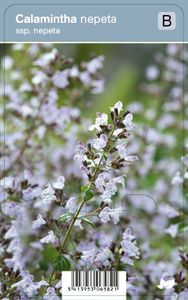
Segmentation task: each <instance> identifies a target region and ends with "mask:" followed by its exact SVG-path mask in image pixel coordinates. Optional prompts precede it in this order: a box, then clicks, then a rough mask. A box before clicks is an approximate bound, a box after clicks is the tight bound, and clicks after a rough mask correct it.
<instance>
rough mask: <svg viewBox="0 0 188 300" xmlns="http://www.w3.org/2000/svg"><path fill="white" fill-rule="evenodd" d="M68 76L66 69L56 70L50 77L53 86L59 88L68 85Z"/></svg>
mask: <svg viewBox="0 0 188 300" xmlns="http://www.w3.org/2000/svg"><path fill="white" fill-rule="evenodd" d="M68 76H69V72H68V70H64V71H56V72H55V74H54V75H53V77H52V82H53V84H54V86H55V87H57V88H61V89H64V88H66V87H67V86H68V85H69V81H68Z"/></svg>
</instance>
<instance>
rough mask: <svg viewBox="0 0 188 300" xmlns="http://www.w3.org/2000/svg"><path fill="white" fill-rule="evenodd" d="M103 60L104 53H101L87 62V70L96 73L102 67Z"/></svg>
mask: <svg viewBox="0 0 188 300" xmlns="http://www.w3.org/2000/svg"><path fill="white" fill-rule="evenodd" d="M103 61H104V56H103V55H100V56H98V57H95V58H93V59H92V60H91V61H89V62H88V63H87V64H86V68H87V71H88V72H89V73H90V74H94V73H96V72H97V71H98V70H100V69H102V67H103Z"/></svg>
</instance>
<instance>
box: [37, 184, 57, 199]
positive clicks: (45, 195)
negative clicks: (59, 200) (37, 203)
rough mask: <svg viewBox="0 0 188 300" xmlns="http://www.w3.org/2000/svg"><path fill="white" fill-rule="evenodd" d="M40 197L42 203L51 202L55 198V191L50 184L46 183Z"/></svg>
mask: <svg viewBox="0 0 188 300" xmlns="http://www.w3.org/2000/svg"><path fill="white" fill-rule="evenodd" d="M41 198H42V200H43V201H44V203H49V204H50V203H52V202H53V201H55V200H56V196H55V191H54V189H53V188H52V186H51V185H50V184H48V185H47V188H46V189H45V190H43V191H42V193H41Z"/></svg>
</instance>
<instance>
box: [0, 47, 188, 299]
mask: <svg viewBox="0 0 188 300" xmlns="http://www.w3.org/2000/svg"><path fill="white" fill-rule="evenodd" d="M122 47H123V46H122ZM126 47H127V46H126ZM135 47H137V46H136V45H135ZM158 50H159V51H158V52H157V53H156V54H155V57H154V60H152V62H151V63H150V65H149V66H148V67H147V69H146V79H144V82H143V83H142V84H141V85H140V86H139V93H138V97H139V96H140V100H136V101H135V100H134V101H133V100H132V99H127V100H126V109H125V107H124V104H123V101H122V102H121V101H118V102H117V103H116V104H115V105H113V104H112V101H114V99H109V100H108V101H109V105H108V106H109V107H110V109H109V113H107V112H106V111H104V112H98V113H97V116H96V119H95V121H94V122H93V123H92V122H91V120H90V119H86V115H87V114H85V111H84V110H85V108H87V107H90V112H91V113H92V112H93V110H94V108H93V107H95V108H96V107H97V105H98V104H97V101H99V102H100V101H101V96H100V95H98V94H99V93H101V92H102V91H103V89H104V79H103V77H102V75H101V73H102V69H103V63H104V56H103V55H99V56H95V55H92V56H91V57H90V60H88V61H82V62H80V63H77V62H76V61H74V60H73V59H69V58H68V59H67V58H66V57H65V56H63V55H62V54H61V49H60V50H58V48H56V47H54V46H53V45H48V44H44V45H41V44H31V45H30V44H27V45H23V44H18V45H13V46H10V53H11V55H10V56H6V57H4V59H3V67H4V68H5V87H4V88H5V89H4V88H3V87H0V96H1V95H3V93H4V100H5V105H6V122H5V129H6V130H5V132H2V135H1V136H2V138H1V142H4V137H3V136H4V134H5V145H4V146H5V148H4V151H2V152H1V154H2V157H1V158H0V173H1V174H0V175H1V177H0V195H1V197H0V210H1V214H0V224H1V225H0V234H1V235H2V236H4V239H2V240H1V241H0V269H1V272H0V281H1V282H2V283H1V284H0V298H2V299H24V300H27V299H35V298H36V299H39V300H40V299H41V300H42V299H46V300H51V299H54V300H58V299H61V297H62V295H61V271H62V270H75V269H81V270H85V269H98V270H113V269H117V270H126V272H127V293H128V294H129V295H130V298H131V299H139V298H140V297H141V298H144V299H146V298H147V297H148V295H151V298H152V299H155V298H156V299H170V300H171V299H178V300H183V299H187V297H188V285H187V279H188V257H187V253H188V249H187V246H186V245H187V244H186V238H187V228H188V227H187V220H186V218H185V216H186V214H187V212H188V206H187V203H188V202H187V187H188V186H187V177H188V176H187V171H188V169H187V167H188V164H187V145H188V139H187V137H186V135H185V134H184V135H183V134H182V135H181V132H182V129H184V131H186V130H187V129H188V124H187V120H186V118H185V120H184V122H183V120H182V110H183V107H184V115H185V117H186V116H188V110H187V108H186V104H187V103H188V102H187V101H188V97H187V95H188V93H187V87H186V85H185V88H184V91H183V89H182V80H183V76H185V78H187V75H188V72H187V57H188V56H187V50H186V47H185V48H183V47H182V45H173V44H170V45H167V47H166V50H164V49H162V48H160V47H159V48H158ZM123 53H124V52H123ZM123 55H124V54H123ZM114 61H116V60H114ZM107 64H110V61H107ZM117 64H118V62H117ZM183 66H184V72H183ZM115 72H116V71H115V69H114V72H113V74H114V75H113V76H114V77H115ZM125 77H126V76H124V73H123V77H122V78H121V81H122V82H123V81H124V80H126V78H125ZM118 78H119V77H118ZM108 79H109V80H111V79H112V78H111V76H110V74H109V77H108ZM112 80H113V79H112ZM118 80H119V79H118ZM142 80H143V78H142ZM107 87H108V85H107ZM137 87H138V86H137V83H136V84H135V92H136V89H137ZM111 88H112V89H113V84H112V87H111ZM3 91H4V92H3ZM96 94H97V95H96ZM112 94H117V91H115V92H114V93H112ZM118 94H119V93H118ZM120 94H121V93H120ZM130 95H131V93H130ZM183 96H184V97H183ZM183 98H184V104H185V105H184V106H183ZM91 100H92V101H96V103H95V105H96V106H95V105H93V103H92V101H91ZM104 100H105V96H104ZM104 102H105V101H104ZM2 103H3V101H2ZM133 115H134V122H135V123H136V125H135V124H134V122H133ZM0 121H1V123H2V122H3V121H4V119H3V108H2V107H1V108H0ZM1 127H2V128H3V126H1ZM79 140H82V141H84V142H78V141H79ZM2 149H3V148H2ZM182 149H183V151H182ZM137 155H138V156H139V160H138V157H137ZM183 198H184V202H183Z"/></svg>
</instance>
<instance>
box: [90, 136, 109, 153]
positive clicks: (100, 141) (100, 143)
mask: <svg viewBox="0 0 188 300" xmlns="http://www.w3.org/2000/svg"><path fill="white" fill-rule="evenodd" d="M107 141H108V137H107V136H106V135H105V134H101V135H100V137H99V138H97V139H94V140H93V147H94V148H95V149H96V150H100V149H103V148H105V147H106V144H107Z"/></svg>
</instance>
